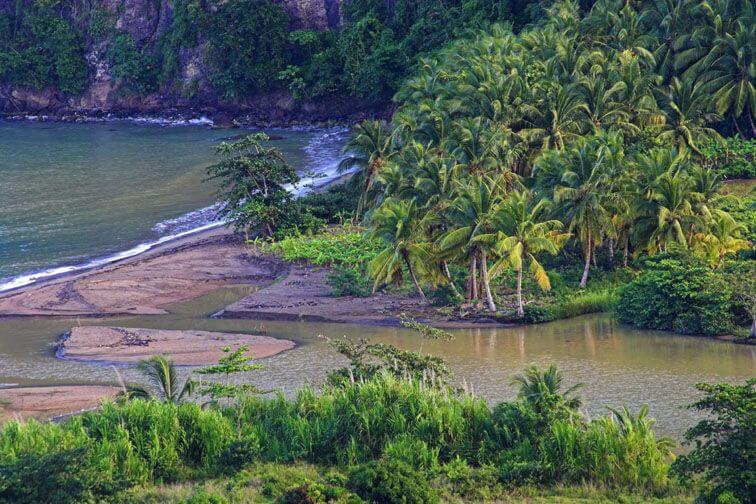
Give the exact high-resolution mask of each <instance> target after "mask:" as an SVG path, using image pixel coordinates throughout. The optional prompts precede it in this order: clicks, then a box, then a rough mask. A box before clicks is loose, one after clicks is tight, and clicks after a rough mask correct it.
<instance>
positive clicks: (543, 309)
mask: <svg viewBox="0 0 756 504" xmlns="http://www.w3.org/2000/svg"><path fill="white" fill-rule="evenodd" d="M556 318H557V317H556V315H555V314H554V310H553V309H552V308H551V307H550V306H541V305H536V304H529V305H525V316H524V317H523V320H524V321H525V322H527V323H529V324H539V323H541V322H549V321H551V320H555V319H556Z"/></svg>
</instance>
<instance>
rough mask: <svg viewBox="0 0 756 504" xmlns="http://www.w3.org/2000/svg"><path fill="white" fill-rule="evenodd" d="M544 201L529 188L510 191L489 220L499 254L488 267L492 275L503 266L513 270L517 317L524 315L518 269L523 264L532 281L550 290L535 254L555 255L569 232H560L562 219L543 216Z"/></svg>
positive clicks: (545, 206) (545, 275)
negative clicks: (491, 266) (515, 276)
mask: <svg viewBox="0 0 756 504" xmlns="http://www.w3.org/2000/svg"><path fill="white" fill-rule="evenodd" d="M548 210H549V209H548V202H547V200H545V199H541V200H538V201H536V199H535V198H534V197H533V194H532V193H531V192H530V191H527V190H524V191H513V192H512V193H510V194H509V196H508V197H507V199H506V200H504V202H503V203H502V204H501V205H500V206H499V208H498V209H497V211H496V214H495V216H494V219H493V226H494V229H496V234H495V235H492V237H494V239H495V245H494V248H495V250H496V252H497V253H498V255H499V256H500V257H501V259H500V260H499V261H497V262H496V263H495V264H494V266H493V268H492V269H491V274H492V275H493V276H496V274H498V272H499V271H500V270H502V269H503V268H504V267H506V266H507V265H509V266H511V267H512V268H514V269H515V271H517V316H518V317H520V318H522V317H523V316H525V310H524V308H523V304H522V270H523V268H524V267H525V263H529V264H528V270H529V271H530V273H531V275H533V278H534V279H535V281H536V283H537V284H538V286H539V287H541V289H543V290H549V289H551V284H550V283H549V277H548V275H547V274H546V270H544V268H543V266H541V263H539V262H538V260H537V259H536V254H539V253H541V252H548V253H549V254H551V255H555V254H556V253H557V252H559V249H560V248H561V247H562V246H563V245H564V242H565V241H566V240H567V238H568V237H569V234H566V233H560V232H559V230H560V229H561V228H562V222H561V221H558V220H548V219H546V214H547V212H548Z"/></svg>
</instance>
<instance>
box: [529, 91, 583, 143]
mask: <svg viewBox="0 0 756 504" xmlns="http://www.w3.org/2000/svg"><path fill="white" fill-rule="evenodd" d="M539 91H541V90H537V91H536V92H539ZM526 110H527V114H528V116H529V117H530V119H529V121H528V122H529V123H530V127H527V128H523V129H522V130H521V131H520V134H521V135H522V136H523V138H525V139H526V140H528V141H529V142H531V143H535V144H538V143H540V145H541V147H540V150H541V152H544V151H546V150H548V149H557V150H564V149H565V147H566V146H567V143H569V142H571V141H572V140H575V139H577V138H578V137H579V136H580V135H581V134H582V133H583V132H584V131H585V130H586V127H585V123H586V116H587V114H589V113H590V111H589V110H588V106H587V105H586V103H585V101H584V100H583V97H582V95H581V93H580V91H579V90H578V88H577V87H576V86H575V85H567V86H560V87H559V89H558V90H557V91H556V93H550V94H549V96H548V98H547V100H546V102H545V103H532V104H528V105H527V109H526Z"/></svg>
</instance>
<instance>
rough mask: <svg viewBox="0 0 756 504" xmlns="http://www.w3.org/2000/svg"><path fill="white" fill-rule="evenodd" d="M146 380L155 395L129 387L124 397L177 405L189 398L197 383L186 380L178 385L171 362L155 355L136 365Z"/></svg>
mask: <svg viewBox="0 0 756 504" xmlns="http://www.w3.org/2000/svg"><path fill="white" fill-rule="evenodd" d="M137 369H138V370H139V371H141V372H142V373H143V374H144V375H145V376H146V377H147V379H148V381H149V382H150V384H151V385H152V386H153V388H154V389H155V390H156V391H157V393H156V394H155V393H152V392H151V391H149V390H148V389H146V388H144V387H138V386H130V387H128V389H127V390H126V393H125V395H126V396H127V397H128V398H134V399H157V400H159V401H161V402H169V403H173V404H179V403H181V402H183V401H184V400H185V399H186V398H188V397H189V396H191V395H192V394H193V393H194V391H195V389H196V386H197V382H196V381H194V380H193V379H191V378H187V379H186V380H185V381H184V384H183V385H181V384H180V383H179V375H178V371H177V370H176V366H175V365H174V364H173V361H171V360H169V359H167V358H166V357H164V356H162V355H155V356H153V357H150V358H149V359H147V360H143V361H141V362H140V363H139V364H138V365H137Z"/></svg>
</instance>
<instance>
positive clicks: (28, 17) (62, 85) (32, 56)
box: [0, 2, 87, 93]
mask: <svg viewBox="0 0 756 504" xmlns="http://www.w3.org/2000/svg"><path fill="white" fill-rule="evenodd" d="M29 3H30V5H26V6H24V7H20V8H18V9H16V13H15V14H14V15H8V14H3V13H2V12H0V82H3V83H10V84H13V85H17V86H29V87H33V88H36V89H41V88H43V87H45V86H49V85H53V86H56V87H57V88H58V89H60V90H61V91H63V92H66V93H78V92H80V91H82V90H83V89H84V85H85V83H86V78H87V67H86V61H85V60H84V44H83V42H82V40H81V38H80V36H79V35H78V33H77V32H76V30H75V29H74V27H73V26H72V25H71V23H70V22H69V21H67V20H65V19H63V18H62V17H61V16H60V15H59V14H58V13H57V12H55V10H54V9H53V7H51V6H48V5H47V4H46V3H43V2H29Z"/></svg>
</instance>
